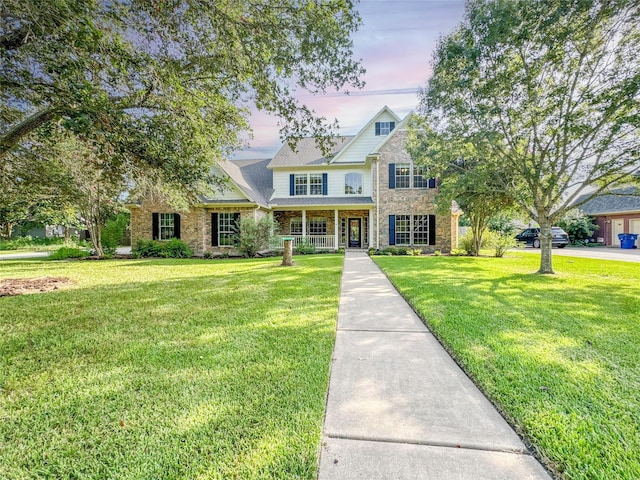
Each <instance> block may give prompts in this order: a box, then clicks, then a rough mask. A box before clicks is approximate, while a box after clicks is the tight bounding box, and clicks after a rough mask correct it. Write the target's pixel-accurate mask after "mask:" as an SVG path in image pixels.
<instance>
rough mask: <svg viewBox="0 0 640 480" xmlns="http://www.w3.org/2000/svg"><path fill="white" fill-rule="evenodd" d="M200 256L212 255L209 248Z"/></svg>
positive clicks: (208, 256) (207, 256)
mask: <svg viewBox="0 0 640 480" xmlns="http://www.w3.org/2000/svg"><path fill="white" fill-rule="evenodd" d="M202 256H203V257H204V258H211V257H213V253H211V252H210V251H209V250H207V251H206V252H204V253H203V254H202Z"/></svg>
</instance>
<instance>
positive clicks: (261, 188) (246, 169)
mask: <svg viewBox="0 0 640 480" xmlns="http://www.w3.org/2000/svg"><path fill="white" fill-rule="evenodd" d="M268 163H269V159H257V160H223V161H221V162H220V163H219V166H220V168H221V169H222V170H223V171H224V173H226V174H227V175H229V178H230V179H231V182H232V183H233V184H234V185H235V186H236V187H237V188H238V189H239V190H240V191H241V192H242V193H243V194H244V195H245V196H246V197H247V200H248V201H250V202H253V203H257V204H258V205H260V206H263V207H267V206H268V203H269V197H271V194H272V193H273V188H272V183H273V181H272V174H271V171H270V170H268V169H267V164H268ZM202 200H203V201H204V202H206V203H224V202H223V201H222V202H221V201H220V200H217V199H215V198H208V197H202Z"/></svg>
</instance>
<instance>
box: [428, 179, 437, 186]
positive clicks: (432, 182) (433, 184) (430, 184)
mask: <svg viewBox="0 0 640 480" xmlns="http://www.w3.org/2000/svg"><path fill="white" fill-rule="evenodd" d="M429 188H436V179H435V178H430V179H429Z"/></svg>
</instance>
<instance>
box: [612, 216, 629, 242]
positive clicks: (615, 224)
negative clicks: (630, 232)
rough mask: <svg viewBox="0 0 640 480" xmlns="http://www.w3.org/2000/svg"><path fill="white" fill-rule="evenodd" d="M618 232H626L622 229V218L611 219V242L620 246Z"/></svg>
mask: <svg viewBox="0 0 640 480" xmlns="http://www.w3.org/2000/svg"><path fill="white" fill-rule="evenodd" d="M619 233H627V232H625V231H624V220H623V219H622V218H616V219H614V220H611V244H612V245H615V246H616V247H619V246H620V239H619V238H618V234H619Z"/></svg>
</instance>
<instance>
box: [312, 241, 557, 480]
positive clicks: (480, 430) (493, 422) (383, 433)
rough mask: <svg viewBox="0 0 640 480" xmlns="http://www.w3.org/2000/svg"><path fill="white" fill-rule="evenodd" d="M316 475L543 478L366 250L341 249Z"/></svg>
mask: <svg viewBox="0 0 640 480" xmlns="http://www.w3.org/2000/svg"><path fill="white" fill-rule="evenodd" d="M318 478H319V480H329V479H336V480H337V479H341V480H346V479H356V478H358V479H359V478H363V479H392V478H393V479H399V480H402V479H417V478H425V479H427V478H428V479H442V480H445V479H446V480H451V479H469V480H471V479H473V480H477V479H492V480H493V479H495V480H497V479H504V480H507V479H515V478H517V479H531V480H533V479H536V480H538V479H545V480H549V478H550V477H549V476H548V474H547V473H546V471H545V470H544V469H543V468H542V466H541V465H540V464H539V463H538V462H537V460H536V459H535V458H533V457H532V456H531V455H530V454H529V452H527V450H526V448H525V446H524V445H523V443H522V442H521V440H520V438H518V436H517V435H516V434H515V433H514V431H513V430H512V429H511V427H510V426H509V425H508V424H507V423H506V422H505V420H504V419H503V418H502V417H501V416H500V415H499V414H498V412H497V411H496V410H495V408H494V407H493V406H492V405H491V404H490V403H489V401H488V400H487V399H486V398H485V397H484V396H483V395H482V393H480V391H479V390H478V389H477V387H476V386H475V385H474V384H473V382H471V380H469V378H468V377H467V376H466V375H465V374H464V373H463V372H462V370H460V368H459V367H458V365H457V364H456V363H455V362H454V361H453V360H452V359H451V357H450V356H449V355H448V354H447V353H446V351H445V350H444V349H443V348H442V347H441V345H440V344H439V343H438V342H437V340H436V339H435V338H434V337H433V335H432V334H431V333H430V332H429V331H428V330H427V329H426V327H425V326H424V324H423V323H422V322H421V321H420V319H419V318H418V317H417V316H416V314H415V313H414V312H413V310H412V309H411V308H410V307H409V305H408V304H407V303H406V302H405V301H404V299H403V298H402V297H401V296H400V294H399V293H398V292H397V291H396V290H395V288H393V286H392V285H391V283H390V282H389V281H388V280H387V278H386V277H385V275H384V274H383V273H382V272H381V271H380V270H379V269H378V267H377V266H376V265H375V264H374V263H373V261H372V260H371V259H370V258H369V256H368V255H367V254H366V253H364V252H354V251H348V252H347V253H346V256H345V263H344V271H343V276H342V291H341V298H340V309H339V313H338V331H337V337H336V345H335V349H334V354H333V364H332V367H331V379H330V385H329V396H328V401H327V413H326V418H325V424H324V430H323V438H322V452H321V457H320V470H319V477H318Z"/></svg>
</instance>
